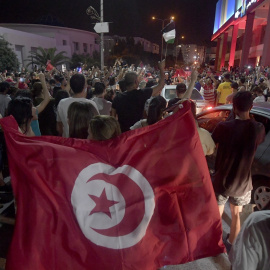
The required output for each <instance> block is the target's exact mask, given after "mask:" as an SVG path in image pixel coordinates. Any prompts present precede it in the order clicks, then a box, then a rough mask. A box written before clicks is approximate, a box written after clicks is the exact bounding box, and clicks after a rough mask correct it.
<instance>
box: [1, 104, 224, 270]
mask: <svg viewBox="0 0 270 270" xmlns="http://www.w3.org/2000/svg"><path fill="white" fill-rule="evenodd" d="M0 124H1V125H2V128H3V130H4V132H5V139H6V144H7V148H8V158H9V166H10V171H11V179H12V180H11V181H12V186H13V189H14V195H15V198H16V202H17V215H16V225H15V230H14V235H13V239H12V243H11V246H10V250H9V254H8V257H7V266H6V269H7V270H25V269H27V270H34V269H35V270H36V269H38V270H43V269H44V270H45V269H52V270H62V269H65V270H82V269H83V270H84V269H87V270H88V269H94V270H96V269H98V270H99V269H101V270H122V269H123V270H124V269H125V270H127V269H135V270H136V269H140V270H152V269H153V270H154V269H158V268H159V267H161V266H164V265H169V264H181V263H186V262H189V261H193V260H196V259H199V258H203V257H208V256H215V255H217V254H219V253H222V252H224V246H223V244H222V229H221V220H220V217H219V212H218V207H217V203H216V200H215V195H214V192H213V188H212V183H211V180H210V177H209V173H208V169H207V164H206V161H205V157H204V154H203V150H202V147H201V144H200V141H199V136H198V134H197V130H196V126H195V122H194V118H193V116H192V114H191V111H190V104H189V103H188V102H187V103H185V104H184V108H182V109H180V110H179V112H177V113H176V114H174V115H173V116H170V117H168V118H167V119H165V120H161V121H160V122H159V123H157V124H155V125H152V126H148V127H145V128H142V129H138V130H134V131H130V132H126V133H124V134H122V135H121V136H119V137H118V138H115V139H112V140H109V141H103V142H98V141H89V140H79V139H72V138H61V137H43V136H42V137H26V136H24V135H23V134H21V133H19V132H18V126H17V124H16V122H15V120H14V118H12V117H6V118H3V119H1V120H0Z"/></svg>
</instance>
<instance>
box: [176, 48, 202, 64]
mask: <svg viewBox="0 0 270 270" xmlns="http://www.w3.org/2000/svg"><path fill="white" fill-rule="evenodd" d="M176 48H177V50H176V54H177V55H178V51H180V49H181V52H182V56H183V60H184V62H185V63H186V64H187V65H189V64H194V63H195V64H197V63H198V64H202V63H203V62H204V61H205V47H204V46H198V45H196V44H181V45H178V46H177V47H176Z"/></svg>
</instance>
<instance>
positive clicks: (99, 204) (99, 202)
mask: <svg viewBox="0 0 270 270" xmlns="http://www.w3.org/2000/svg"><path fill="white" fill-rule="evenodd" d="M88 196H89V197H90V198H91V199H92V200H93V201H94V202H95V204H96V206H95V207H94V208H93V209H92V211H91V212H90V214H89V215H91V214H93V213H104V214H106V215H107V216H109V217H110V218H112V215H111V211H110V207H111V206H113V205H115V204H117V203H119V202H116V201H111V200H108V198H107V195H106V192H105V188H104V189H103V191H102V193H101V194H100V196H99V197H97V196H95V195H90V194H88Z"/></svg>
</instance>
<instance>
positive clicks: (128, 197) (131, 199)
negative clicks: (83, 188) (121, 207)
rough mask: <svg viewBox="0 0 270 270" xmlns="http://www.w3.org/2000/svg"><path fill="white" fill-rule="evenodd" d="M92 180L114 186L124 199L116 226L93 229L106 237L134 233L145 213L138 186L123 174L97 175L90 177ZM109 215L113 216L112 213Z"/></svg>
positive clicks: (142, 197) (141, 194)
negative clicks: (123, 212)
mask: <svg viewBox="0 0 270 270" xmlns="http://www.w3.org/2000/svg"><path fill="white" fill-rule="evenodd" d="M92 180H97V181H98V180H103V181H105V182H107V183H108V184H111V185H114V186H116V187H117V188H118V189H119V190H120V192H121V194H122V196H123V197H124V199H125V204H126V209H125V216H124V218H123V220H122V221H121V222H120V223H119V224H118V225H116V226H114V227H112V228H109V229H101V230H100V229H93V230H95V231H96V232H98V233H100V234H103V235H106V236H122V235H126V234H129V233H130V232H132V231H134V230H135V229H136V228H137V227H138V226H139V224H140V223H141V221H142V219H143V216H144V213H145V202H144V196H143V193H142V191H141V189H140V188H139V186H138V185H136V184H135V183H134V181H132V180H131V179H130V178H129V177H128V176H126V175H124V174H121V173H119V174H115V175H108V174H104V173H99V174H96V175H94V176H93V177H91V178H90V179H89V180H88V181H87V183H89V182H91V181H92ZM111 214H115V213H112V212H111Z"/></svg>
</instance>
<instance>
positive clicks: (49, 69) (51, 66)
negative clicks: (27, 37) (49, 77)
mask: <svg viewBox="0 0 270 270" xmlns="http://www.w3.org/2000/svg"><path fill="white" fill-rule="evenodd" d="M52 69H54V66H53V65H52V64H51V61H50V60H48V61H47V64H46V70H48V71H51V70H52Z"/></svg>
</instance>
